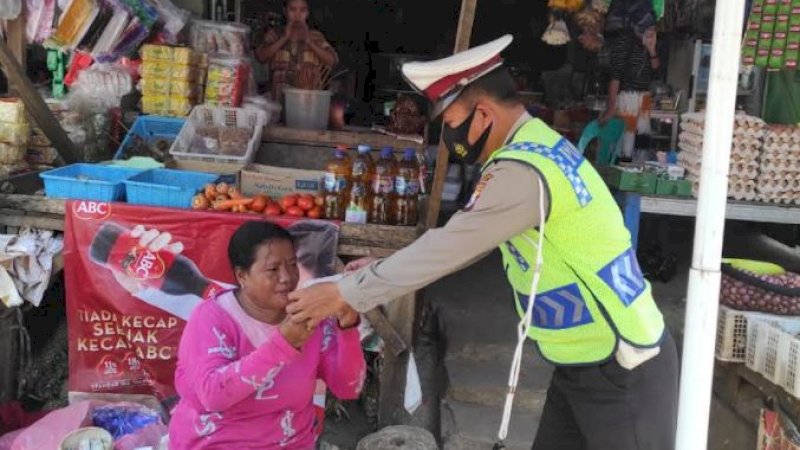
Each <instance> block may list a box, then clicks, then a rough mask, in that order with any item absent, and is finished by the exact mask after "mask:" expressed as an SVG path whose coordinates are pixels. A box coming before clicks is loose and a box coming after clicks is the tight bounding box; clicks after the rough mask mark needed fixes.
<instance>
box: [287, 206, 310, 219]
mask: <svg viewBox="0 0 800 450" xmlns="http://www.w3.org/2000/svg"><path fill="white" fill-rule="evenodd" d="M286 214H288V215H290V216H294V217H305V215H306V212H305V211H303V209H302V208H300V207H299V206H290V207H288V208H287V209H286Z"/></svg>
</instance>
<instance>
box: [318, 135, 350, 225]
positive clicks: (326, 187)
mask: <svg viewBox="0 0 800 450" xmlns="http://www.w3.org/2000/svg"><path fill="white" fill-rule="evenodd" d="M352 171H353V168H352V165H351V162H350V158H349V157H348V156H347V147H344V146H339V147H336V150H335V151H334V152H333V156H332V157H331V159H329V160H328V164H327V166H326V168H325V177H324V180H323V183H322V184H323V186H322V194H323V197H324V205H323V207H324V210H325V211H324V214H325V218H326V219H333V220H344V216H345V208H346V207H347V203H348V192H349V191H350V184H351V178H352Z"/></svg>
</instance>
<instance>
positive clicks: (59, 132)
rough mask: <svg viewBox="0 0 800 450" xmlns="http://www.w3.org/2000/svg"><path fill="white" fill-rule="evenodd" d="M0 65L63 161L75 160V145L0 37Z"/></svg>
mask: <svg viewBox="0 0 800 450" xmlns="http://www.w3.org/2000/svg"><path fill="white" fill-rule="evenodd" d="M0 66H2V68H3V71H4V72H5V74H6V77H7V78H8V81H9V83H10V84H11V85H13V86H14V89H15V91H16V92H17V93H18V94H19V96H20V98H22V101H23V102H24V103H25V106H26V107H27V108H28V113H29V114H30V115H31V116H32V117H33V118H34V120H35V121H36V123H37V124H38V125H39V128H41V129H42V131H44V134H45V136H47V138H48V139H50V142H52V143H53V146H54V147H55V148H56V150H58V153H59V154H60V155H61V158H62V159H63V160H64V162H66V163H67V164H71V163H74V162H77V161H78V158H77V154H78V153H77V152H76V151H75V146H74V145H73V144H72V141H71V140H70V139H69V136H67V133H65V132H64V129H63V128H61V124H59V123H58V120H56V118H55V116H53V112H52V111H50V108H48V107H47V104H46V103H45V102H44V100H43V99H42V96H41V95H39V93H38V92H37V91H36V88H34V87H33V83H31V80H30V79H28V77H27V75H26V74H25V70H24V69H23V68H22V66H21V65H20V63H19V62H18V61H17V60H16V58H15V57H14V54H13V53H12V52H11V50H10V49H9V48H8V45H6V43H5V42H3V40H2V39H0Z"/></svg>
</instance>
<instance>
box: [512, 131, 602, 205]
mask: <svg viewBox="0 0 800 450" xmlns="http://www.w3.org/2000/svg"><path fill="white" fill-rule="evenodd" d="M507 149H508V150H510V151H524V152H534V153H537V154H539V155H542V156H544V157H545V158H548V159H551V160H553V161H554V162H555V163H556V165H557V166H558V168H559V169H561V171H562V172H563V173H564V175H565V176H566V177H567V179H568V180H569V182H570V184H572V189H573V190H574V191H575V196H576V197H577V198H578V203H580V205H581V206H586V205H587V204H588V203H589V202H590V201H592V194H590V193H589V190H588V189H587V188H586V183H585V182H584V181H583V178H581V176H580V175H579V174H578V168H579V167H580V166H581V164H582V163H583V161H584V159H583V156H582V155H581V154H580V152H578V149H576V148H575V146H574V145H572V143H571V142H570V141H568V140H566V139H564V138H562V139H561V140H560V141H559V142H558V144H556V146H555V147H548V146H546V145H541V144H536V143H533V142H517V143H514V144H511V145H509V146H508V147H507Z"/></svg>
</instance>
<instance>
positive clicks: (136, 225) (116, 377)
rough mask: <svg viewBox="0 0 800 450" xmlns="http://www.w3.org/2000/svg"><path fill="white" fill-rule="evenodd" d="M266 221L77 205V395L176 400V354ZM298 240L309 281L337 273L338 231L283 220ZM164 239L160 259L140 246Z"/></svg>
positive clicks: (72, 210) (73, 376)
mask: <svg viewBox="0 0 800 450" xmlns="http://www.w3.org/2000/svg"><path fill="white" fill-rule="evenodd" d="M248 220H266V218H265V217H263V216H257V215H245V214H224V213H213V212H196V211H188V210H186V211H184V210H176V209H163V208H150V207H141V206H134V205H128V204H124V203H97V202H89V201H71V202H68V204H67V214H66V229H65V233H64V241H65V242H64V260H65V266H66V272H65V276H66V290H67V311H68V315H67V321H68V323H67V325H68V330H69V341H68V342H69V390H70V392H80V393H91V394H106V393H111V394H146V395H153V396H155V397H156V398H158V399H159V400H165V399H168V398H170V397H172V396H174V395H175V390H174V388H173V377H174V370H175V364H176V354H177V347H178V343H179V341H180V336H181V332H182V331H183V327H184V325H185V321H186V320H187V319H188V317H189V315H190V314H191V311H192V309H193V308H194V307H195V306H196V305H198V304H199V303H200V302H202V301H204V299H205V298H207V297H208V296H211V295H214V294H215V293H216V292H218V291H220V290H222V289H230V288H232V287H233V286H232V284H231V283H232V282H233V272H232V269H231V268H230V267H229V264H228V256H227V255H228V253H227V248H228V240H229V239H230V237H231V235H232V234H233V232H234V231H235V230H236V229H237V228H238V227H239V226H240V225H241V224H242V223H244V222H246V221H248ZM277 222H278V223H279V224H280V225H282V226H284V227H286V228H287V229H288V230H289V231H290V232H291V233H292V235H293V236H294V237H295V239H296V242H297V248H298V259H299V261H300V266H301V268H300V271H301V282H302V279H304V278H306V279H307V278H314V277H320V276H327V275H330V274H332V273H333V271H334V268H335V262H336V247H337V236H338V227H337V226H336V225H335V224H332V223H329V222H323V221H297V220H295V219H288V218H280V219H279V220H278V221H277ZM159 239H160V240H161V241H162V242H161V244H163V245H162V247H163V248H161V250H159V251H156V252H153V251H151V250H150V249H149V248H148V247H147V246H142V245H141V243H142V242H146V241H148V240H149V241H154V240H159Z"/></svg>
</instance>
